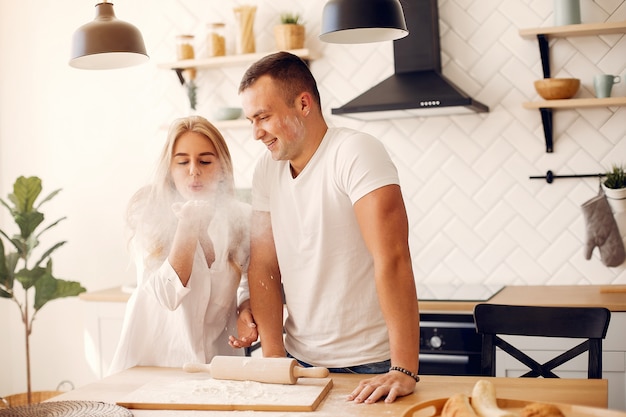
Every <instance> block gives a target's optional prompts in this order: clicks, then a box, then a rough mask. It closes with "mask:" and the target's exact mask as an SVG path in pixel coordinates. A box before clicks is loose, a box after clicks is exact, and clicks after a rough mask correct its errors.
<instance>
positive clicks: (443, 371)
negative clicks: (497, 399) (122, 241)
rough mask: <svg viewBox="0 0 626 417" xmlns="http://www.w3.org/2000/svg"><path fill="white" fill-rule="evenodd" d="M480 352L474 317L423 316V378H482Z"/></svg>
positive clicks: (421, 369)
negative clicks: (480, 376)
mask: <svg viewBox="0 0 626 417" xmlns="http://www.w3.org/2000/svg"><path fill="white" fill-rule="evenodd" d="M481 349H482V339H481V337H480V335H478V334H477V333H476V326H475V325H474V317H473V316H472V315H471V314H448V313H443V314H442V313H438V314H428V313H424V314H420V369H419V373H420V374H424V375H428V374H430V375H479V374H480V373H479V372H480V352H481Z"/></svg>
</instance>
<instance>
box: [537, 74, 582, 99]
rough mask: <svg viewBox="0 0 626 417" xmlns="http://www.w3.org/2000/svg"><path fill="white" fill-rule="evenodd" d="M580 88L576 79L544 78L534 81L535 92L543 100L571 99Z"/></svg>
mask: <svg viewBox="0 0 626 417" xmlns="http://www.w3.org/2000/svg"><path fill="white" fill-rule="evenodd" d="M578 88H580V80H579V79H578V78H544V79H542V80H537V81H535V90H537V93H539V95H540V96H541V97H543V98H544V99H545V100H559V99H565V98H572V97H574V96H575V95H576V93H577V92H578Z"/></svg>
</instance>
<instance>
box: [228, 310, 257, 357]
mask: <svg viewBox="0 0 626 417" xmlns="http://www.w3.org/2000/svg"><path fill="white" fill-rule="evenodd" d="M244 303H245V304H246V307H244ZM244 303H242V306H241V307H240V308H239V316H238V317H237V334H238V335H239V338H236V337H235V336H233V335H230V336H228V344H229V345H230V346H231V347H234V348H246V347H250V346H251V345H252V344H253V343H254V342H256V341H257V339H258V338H259V332H258V331H257V328H256V324H255V323H254V317H253V316H252V310H250V308H249V301H246V302H244Z"/></svg>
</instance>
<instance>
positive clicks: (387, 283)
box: [352, 185, 419, 402]
mask: <svg viewBox="0 0 626 417" xmlns="http://www.w3.org/2000/svg"><path fill="white" fill-rule="evenodd" d="M354 210H355V213H356V216H357V220H358V222H359V225H360V229H361V233H362V235H363V238H364V240H365V244H366V245H367V248H368V249H369V251H370V253H371V254H372V257H373V259H374V274H375V279H376V290H377V292H378V300H379V303H380V307H381V309H382V312H383V315H384V317H385V322H386V323H387V328H388V330H389V345H390V349H391V365H392V366H398V367H401V368H404V369H406V370H408V371H410V372H413V373H415V374H417V372H418V366H419V358H418V356H419V308H418V302H417V293H416V289H415V279H414V276H413V267H412V264H411V255H410V252H409V245H408V219H407V215H406V208H405V206H404V201H403V199H402V193H401V191H400V187H399V186H398V185H387V186H384V187H381V188H379V189H376V190H374V191H372V192H371V193H369V194H367V195H365V196H364V197H362V198H361V199H359V200H358V201H357V202H356V203H355V204H354ZM414 389H415V380H414V379H413V378H411V377H410V376H408V375H405V374H403V373H402V372H399V371H391V372H389V373H387V374H384V375H380V376H377V377H374V378H370V379H367V380H365V381H362V382H361V384H360V385H359V387H358V388H357V389H356V390H355V391H354V392H353V393H352V398H353V399H355V400H356V401H358V402H361V401H364V402H375V401H377V400H378V399H379V398H381V397H382V396H385V395H386V396H387V399H386V401H388V402H391V401H394V400H395V398H396V397H397V396H403V395H408V394H410V393H412V392H413V390H414Z"/></svg>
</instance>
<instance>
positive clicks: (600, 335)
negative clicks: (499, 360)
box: [474, 304, 611, 379]
mask: <svg viewBox="0 0 626 417" xmlns="http://www.w3.org/2000/svg"><path fill="white" fill-rule="evenodd" d="M610 318H611V312H610V311H609V310H608V309H606V308H602V307H535V306H515V305H500V304H478V305H476V307H475V308H474V321H475V323H476V331H477V332H478V333H479V334H481V335H482V339H483V346H482V354H481V373H482V375H485V376H495V375H496V347H499V348H500V349H502V350H503V351H504V352H506V353H508V354H509V355H511V356H513V357H514V358H515V359H517V360H518V361H520V362H522V363H523V364H524V365H526V366H528V367H529V368H530V371H529V372H527V373H525V374H524V375H522V377H539V376H541V377H544V378H558V376H557V375H556V374H555V373H554V372H552V370H553V369H554V368H556V367H558V366H560V365H562V364H564V363H565V362H567V361H569V360H571V359H573V358H575V357H576V356H578V355H580V354H582V353H583V352H587V351H588V352H589V361H588V369H587V377H588V378H591V379H601V378H602V339H604V338H605V337H606V331H607V328H608V327H609V320H610ZM498 335H519V336H541V337H564V338H578V339H587V340H585V341H584V342H582V343H580V344H579V345H577V346H575V347H573V348H571V349H569V350H567V351H565V352H563V353H562V354H560V355H558V356H557V357H555V358H554V359H551V360H549V361H548V362H546V363H544V364H540V363H539V362H537V361H536V360H534V359H532V358H531V357H529V356H528V355H527V354H525V353H523V352H522V351H520V350H519V349H518V348H516V347H515V346H513V345H511V344H510V343H508V342H507V341H505V340H503V339H502V338H501V337H500V336H498Z"/></svg>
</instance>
